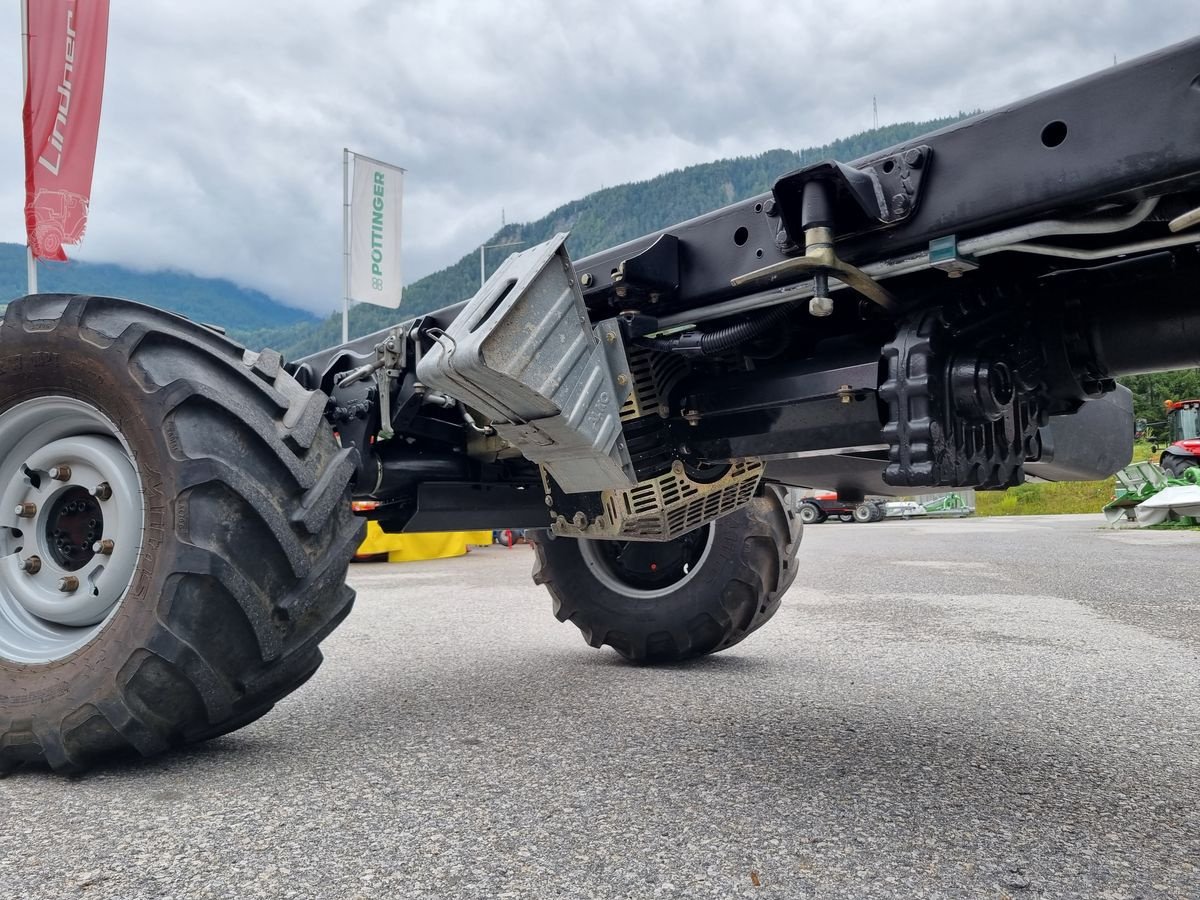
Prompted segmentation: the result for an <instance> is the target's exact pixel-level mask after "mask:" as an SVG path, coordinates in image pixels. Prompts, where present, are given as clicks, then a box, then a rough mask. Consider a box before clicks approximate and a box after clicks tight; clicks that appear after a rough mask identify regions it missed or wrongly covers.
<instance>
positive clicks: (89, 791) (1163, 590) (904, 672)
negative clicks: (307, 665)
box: [0, 517, 1200, 900]
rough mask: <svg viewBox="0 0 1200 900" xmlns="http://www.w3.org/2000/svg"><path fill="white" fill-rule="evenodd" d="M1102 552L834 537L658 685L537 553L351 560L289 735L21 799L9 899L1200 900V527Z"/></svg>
mask: <svg viewBox="0 0 1200 900" xmlns="http://www.w3.org/2000/svg"><path fill="white" fill-rule="evenodd" d="M1099 526H1100V522H1099V520H1098V517H1087V518H1084V517H1056V518H1028V519H1007V520H1000V519H980V520H963V521H929V522H926V521H916V522H911V523H900V522H884V523H880V524H872V525H841V524H832V523H831V524H824V525H818V526H813V527H810V528H809V529H808V530H807V532H806V534H805V538H804V547H803V549H802V551H801V554H802V568H801V576H800V579H799V582H798V583H797V584H796V586H794V587H793V588H792V589H791V591H789V593H788V595H787V597H786V599H785V601H784V605H783V608H782V609H781V611H780V612H779V614H778V615H777V616H776V617H775V619H774V621H772V622H771V623H769V624H768V625H767V626H766V627H765V628H764V629H762V630H761V631H759V632H758V633H756V634H755V635H753V636H751V638H750V639H748V640H747V641H746V642H744V643H743V644H741V645H740V646H738V647H736V648H734V649H733V650H731V651H728V652H726V653H723V654H719V655H716V656H713V657H709V658H706V659H703V660H699V661H696V662H693V663H691V664H687V665H679V666H674V667H668V668H635V667H630V666H628V665H625V664H622V663H621V662H620V661H619V660H618V658H617V657H616V655H615V654H613V653H612V652H611V651H608V650H604V651H596V650H592V649H590V648H588V647H586V646H585V645H584V644H583V642H582V641H581V640H580V638H579V635H578V634H577V633H576V631H575V629H574V628H573V627H572V626H569V625H559V624H558V623H557V622H556V621H555V620H554V619H553V617H552V616H551V615H550V611H549V599H548V597H547V596H546V595H545V594H544V593H543V592H542V590H541V589H539V588H535V587H533V586H532V584H531V583H530V581H529V578H528V573H529V569H530V564H531V558H530V557H531V552H530V551H529V549H528V548H525V547H518V548H515V549H513V550H506V549H503V548H489V549H485V550H479V551H473V552H472V553H471V554H470V555H469V556H467V557H465V558H462V559H457V560H449V561H442V562H428V563H409V564H403V565H380V564H366V565H356V566H355V567H353V568H352V571H351V581H352V583H353V584H354V585H355V586H356V587H357V588H358V590H359V600H358V605H357V608H356V610H355V612H354V613H353V614H352V615H351V617H350V619H349V620H348V621H347V622H346V624H345V625H343V626H342V627H341V629H340V630H339V631H338V632H336V633H335V634H334V635H333V636H332V638H331V639H330V640H329V641H328V642H327V644H326V651H327V652H326V656H327V661H326V663H325V665H324V667H323V668H322V670H321V671H320V672H319V673H318V674H317V676H316V677H315V678H314V679H313V680H312V681H311V682H309V684H308V685H306V686H305V687H304V688H302V689H301V690H300V691H299V692H298V693H297V694H295V695H293V696H292V697H291V698H289V699H288V700H286V701H284V702H283V703H281V704H280V705H279V707H277V709H276V710H275V711H274V712H273V713H271V714H270V715H269V716H267V717H266V718H264V719H262V720H260V721H259V722H257V723H255V724H254V725H252V726H250V727H248V728H246V729H244V730H243V731H240V732H238V733H236V734H234V735H230V736H228V737H225V738H222V739H219V740H215V741H212V742H210V743H209V744H207V745H204V746H201V747H198V748H195V749H192V750H189V751H186V752H181V753H176V754H174V755H171V756H167V757H163V758H159V759H154V760H149V761H128V762H121V763H116V764H110V765H108V766H106V767H104V768H102V769H99V770H97V771H94V772H92V773H91V774H89V775H87V776H84V777H82V778H79V779H66V778H62V777H58V776H54V775H52V774H49V773H47V772H44V771H24V770H23V771H20V772H18V773H17V774H15V775H13V776H11V777H9V778H8V779H6V780H4V781H0V823H2V827H0V898H42V897H73V898H76V897H86V898H122V900H126V898H139V897H228V898H253V897H321V898H343V897H345V898H349V897H370V898H373V897H439V898H442V897H445V898H455V897H519V898H526V897H538V898H540V897H554V898H577V897H580V898H581V897H605V898H607V897H632V898H643V897H719V898H728V897H755V898H770V897H789V898H790V897H822V898H824V897H855V898H857V897H904V898H909V897H947V898H952V897H953V898H957V897H994V898H1001V897H1009V898H1025V897H1087V898H1125V897H1189V898H1190V897H1197V896H1200V870H1198V867H1200V766H1198V764H1200V707H1198V703H1197V698H1198V696H1200V666H1198V665H1197V661H1198V660H1197V657H1198V654H1200V627H1198V625H1200V579H1198V577H1197V572H1198V570H1200V565H1198V564H1200V534H1198V533H1183V532H1165V531H1157V532H1145V531H1136V532H1131V531H1120V532H1112V531H1106V530H1102V529H1101V528H1100V527H1099Z"/></svg>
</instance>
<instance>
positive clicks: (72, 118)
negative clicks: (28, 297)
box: [23, 0, 108, 262]
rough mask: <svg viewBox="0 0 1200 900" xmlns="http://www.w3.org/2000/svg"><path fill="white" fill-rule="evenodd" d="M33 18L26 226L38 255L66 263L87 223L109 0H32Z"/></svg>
mask: <svg viewBox="0 0 1200 900" xmlns="http://www.w3.org/2000/svg"><path fill="white" fill-rule="evenodd" d="M28 16H29V19H28V25H27V28H26V31H27V32H28V35H29V37H28V41H29V44H28V64H29V70H28V71H29V83H28V86H27V87H26V90H25V109H24V112H23V119H24V124H25V230H26V232H27V234H28V236H29V246H30V248H32V250H33V255H34V256H35V257H38V258H39V259H57V260H61V261H64V262H65V261H66V258H67V254H65V253H64V252H63V249H62V248H63V244H78V243H79V241H80V239H81V238H82V237H83V230H84V227H85V226H86V225H87V213H88V203H89V200H90V197H91V193H92V167H93V165H94V164H95V162H96V135H97V134H98V133H99V130H100V98H101V96H102V95H103V93H104V56H105V51H106V49H107V45H108V0H29V8H28Z"/></svg>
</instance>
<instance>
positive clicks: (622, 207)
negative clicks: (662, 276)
mask: <svg viewBox="0 0 1200 900" xmlns="http://www.w3.org/2000/svg"><path fill="white" fill-rule="evenodd" d="M967 115H971V113H960V114H959V115H957V116H949V117H947V118H944V119H933V120H931V121H928V122H901V123H898V124H895V125H887V126H884V127H881V128H874V129H871V130H870V131H864V132H862V133H861V134H856V135H853V136H851V137H848V138H842V139H841V140H837V141H834V142H833V143H831V144H826V145H825V146H823V147H809V148H806V149H804V150H768V151H767V152H765V153H761V154H759V155H758V156H740V157H736V158H733V159H722V160H717V161H716V162H711V163H703V164H701V165H695V166H689V167H688V168H686V169H677V170H675V171H673V172H667V173H666V174H664V175H659V176H657V177H655V178H651V179H649V180H647V181H639V182H634V183H632V184H622V185H618V186H616V187H610V188H605V189H603V190H599V191H596V192H595V193H594V194H588V195H587V196H586V197H584V198H583V199H581V200H573V201H571V202H570V203H567V204H565V205H563V206H560V207H558V209H555V210H554V211H552V212H550V213H549V214H547V215H545V216H543V217H542V218H540V219H538V220H537V221H534V222H527V223H524V224H510V225H506V226H505V227H504V228H501V229H500V230H499V231H497V232H496V233H495V234H494V235H492V236H491V237H490V238H488V240H487V241H485V243H487V244H499V243H507V242H508V241H521V242H522V245H523V247H525V248H527V247H530V246H533V245H534V244H537V243H540V242H541V241H544V240H548V239H549V238H551V237H553V236H554V235H555V234H557V233H558V232H560V231H569V232H571V238H570V240H569V241H568V243H567V248H568V250H569V251H570V253H571V255H572V256H573V257H574V258H576V259H578V258H580V257H583V256H586V255H587V254H589V253H594V252H596V251H597V250H603V249H604V248H605V247H612V246H615V245H617V244H620V243H622V242H624V241H628V240H631V239H633V238H635V237H638V236H639V235H642V234H646V233H648V232H651V231H656V230H658V229H660V228H666V227H667V226H669V225H674V224H675V223H677V222H682V221H684V220H686V219H690V218H692V217H694V216H698V215H700V214H701V213H705V212H708V211H710V210H713V209H717V208H718V207H721V206H725V205H727V204H729V203H734V202H736V201H738V200H744V199H746V198H747V197H752V196H754V195H755V194H761V193H762V192H764V191H766V190H769V189H770V187H771V185H772V184H773V183H774V181H775V179H776V178H778V177H779V176H780V175H784V174H786V173H787V172H790V171H792V170H793V169H796V168H799V167H800V166H801V165H804V164H805V163H813V162H817V161H819V160H822V159H838V160H842V161H849V160H853V159H857V158H859V157H861V156H864V155H866V154H868V153H873V152H875V151H876V150H882V149H884V148H885V147H890V146H892V145H893V144H897V143H900V142H902V141H907V140H910V139H912V138H914V137H918V136H919V135H922V134H926V133H928V132H930V131H934V130H936V129H938V128H943V127H945V126H946V125H951V124H953V123H954V122H957V121H959V120H960V119H962V118H964V117H965V116H967ZM514 249H520V248H514ZM505 252H507V251H505V250H500V249H497V250H492V251H491V253H489V255H488V258H487V266H488V271H494V270H495V269H496V267H497V266H498V265H499V264H500V262H501V261H502V260H503V258H504V257H503V254H504V253H505ZM477 290H479V248H478V247H476V248H474V249H473V250H471V251H470V252H468V253H467V254H466V255H464V256H463V257H462V258H461V259H459V260H458V262H456V263H454V264H453V265H450V266H447V267H446V268H444V269H442V270H440V271H438V272H434V273H433V274H432V275H427V276H425V277H424V278H422V279H420V280H418V281H415V282H413V283H412V284H409V285H406V286H405V288H404V301H403V303H402V304H401V306H400V309H399V310H392V309H384V308H382V307H378V306H369V305H365V304H360V305H358V306H355V307H354V308H352V309H351V310H350V336H351V337H357V336H359V335H363V334H370V333H371V332H373V331H378V330H379V329H381V328H386V327H387V326H389V325H393V324H395V323H397V322H400V321H403V320H405V319H410V318H412V317H414V316H417V315H420V314H421V313H426V312H430V311H432V310H435V309H440V308H441V307H443V306H448V305H450V304H451V303H456V302H458V301H459V300H464V299H466V298H468V297H471V296H472V295H473V294H474V293H475V292H476V291H477ZM341 334H342V324H341V313H340V312H338V313H335V314H333V315H331V316H330V317H329V318H327V319H326V320H325V321H323V322H321V323H319V324H316V325H313V324H309V323H303V324H298V325H292V326H289V327H287V328H281V329H276V330H274V331H264V332H260V333H258V334H256V335H255V337H256V338H257V339H259V340H261V342H262V343H263V344H266V345H270V346H271V347H273V348H275V349H276V350H279V351H280V352H281V353H283V355H284V356H285V357H287V358H288V359H296V358H298V357H301V356H304V355H306V354H308V353H313V352H315V351H317V350H320V349H322V348H324V347H331V346H333V345H335V344H338V343H340V342H341Z"/></svg>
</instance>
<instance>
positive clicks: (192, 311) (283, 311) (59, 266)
mask: <svg viewBox="0 0 1200 900" xmlns="http://www.w3.org/2000/svg"><path fill="white" fill-rule="evenodd" d="M38 290H39V291H41V292H43V293H58V292H65V293H87V294H104V295H107V296H110V297H125V298H127V299H130V300H137V301H138V302H139V303H147V304H149V305H150V306H157V307H158V308H159V309H167V310H170V311H171V312H177V313H180V314H181V315H185V316H187V317H188V318H190V319H195V320H196V321H198V322H209V323H212V324H214V325H220V326H221V327H222V328H225V329H228V331H229V333H230V334H231V335H233V336H235V337H237V338H238V339H239V340H244V341H247V342H250V339H251V338H253V336H254V333H255V332H261V331H262V330H263V329H277V328H280V327H282V326H288V325H296V326H298V327H300V328H313V327H315V326H316V325H317V324H319V323H318V321H317V318H316V316H314V315H312V314H311V313H308V312H305V311H304V310H301V309H295V308H293V307H291V306H285V305H283V304H282V303H280V302H279V301H278V300H275V299H274V298H272V297H269V296H267V295H266V294H264V293H262V291H255V290H250V289H248V288H243V287H239V286H238V285H236V284H234V283H233V282H231V281H226V280H225V279H223V278H200V277H198V276H196V275H189V274H188V273H186V272H136V271H134V270H133V269H127V268H125V267H124V266H118V265H113V264H111V263H89V262H78V261H76V260H72V261H71V262H69V263H41V264H39V266H38ZM25 293H26V273H25V247H24V246H22V245H21V244H5V243H0V304H4V303H8V302H9V301H10V300H13V299H15V298H17V297H20V296H23V295H24V294H25Z"/></svg>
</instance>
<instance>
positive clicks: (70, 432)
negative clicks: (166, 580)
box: [0, 397, 143, 663]
mask: <svg viewBox="0 0 1200 900" xmlns="http://www.w3.org/2000/svg"><path fill="white" fill-rule="evenodd" d="M142 517H143V513H142V494H141V485H140V481H139V479H138V471H137V467H136V465H135V464H134V462H133V454H132V453H131V452H130V450H129V446H128V444H127V443H126V441H125V439H124V437H123V436H122V435H121V433H120V431H119V430H118V429H117V427H116V426H115V425H114V424H113V423H112V422H111V421H110V420H109V419H108V418H107V417H106V416H105V415H104V414H103V413H101V412H100V411H99V410H98V409H96V408H95V407H93V406H90V405H88V404H87V403H84V402H82V401H80V400H76V399H73V398H68V397H38V398H35V399H32V400H26V401H25V402H23V403H20V404H18V405H17V406H14V407H13V408H12V409H10V410H7V411H6V412H4V413H3V414H0V657H2V658H4V659H7V660H10V661H14V662H19V663H45V662H51V661H53V660H56V659H61V658H62V657H64V656H69V655H70V654H71V653H73V652H75V651H76V650H78V649H79V648H80V647H82V646H83V645H84V644H86V643H88V641H90V640H92V638H94V637H95V636H96V635H97V634H99V633H100V631H101V630H102V629H103V628H104V626H105V624H106V623H107V622H108V620H109V619H110V618H111V617H112V615H113V614H114V613H115V612H116V609H117V607H118V606H119V605H120V602H121V598H122V597H123V596H124V595H125V592H126V590H127V589H128V587H129V585H130V583H131V582H132V580H133V575H134V572H135V571H136V569H137V562H138V557H139V555H140V550H141V543H142V540H141V539H142V527H143V518H142Z"/></svg>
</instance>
